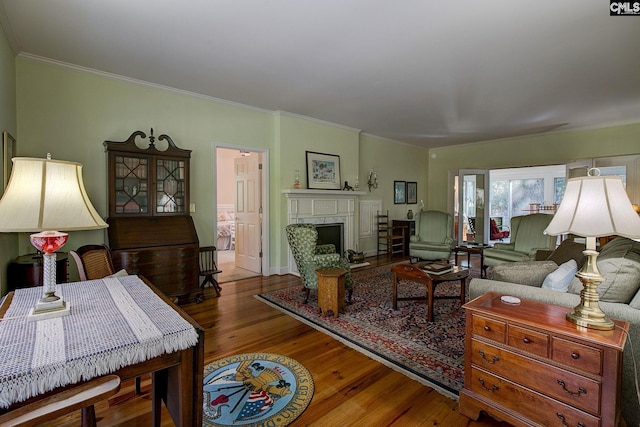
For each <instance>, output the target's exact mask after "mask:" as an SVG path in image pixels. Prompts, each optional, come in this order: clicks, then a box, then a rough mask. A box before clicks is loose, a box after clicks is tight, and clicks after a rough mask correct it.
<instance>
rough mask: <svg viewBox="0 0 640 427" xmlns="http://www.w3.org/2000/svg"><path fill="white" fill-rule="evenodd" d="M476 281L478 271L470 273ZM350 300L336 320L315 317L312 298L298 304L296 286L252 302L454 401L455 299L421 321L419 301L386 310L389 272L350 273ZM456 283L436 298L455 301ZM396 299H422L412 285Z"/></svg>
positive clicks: (403, 284)
mask: <svg viewBox="0 0 640 427" xmlns="http://www.w3.org/2000/svg"><path fill="white" fill-rule="evenodd" d="M471 274H472V276H474V277H478V276H479V271H474V270H472V271H471ZM352 277H353V282H354V283H353V287H354V289H353V298H352V304H350V305H347V307H346V309H345V313H343V314H340V316H339V317H338V318H337V319H334V318H333V317H326V318H323V317H322V316H321V315H320V314H319V313H318V308H317V307H318V306H317V292H311V294H310V297H309V302H308V304H304V303H303V300H304V295H303V292H302V286H297V287H293V288H288V289H284V290H279V291H274V292H269V293H264V294H261V295H256V298H258V299H260V300H261V301H263V302H265V303H267V304H269V305H271V306H273V307H275V308H277V309H279V310H282V311H283V312H285V313H287V314H289V315H291V316H293V317H295V318H297V319H299V320H301V321H302V322H304V323H307V324H308V325H310V326H312V327H314V328H316V329H318V330H320V331H322V332H324V333H327V334H329V335H330V336H332V337H334V338H336V339H338V340H340V341H342V342H343V343H345V344H346V345H348V346H350V347H352V348H354V349H356V350H358V351H360V352H363V353H365V354H367V355H368V356H369V357H371V358H373V359H375V360H378V361H379V362H381V363H383V364H385V365H387V366H389V367H391V368H393V369H395V370H397V371H400V372H402V373H403V374H405V375H407V376H408V377H410V378H412V379H415V380H417V381H419V382H421V383H422V384H425V385H427V386H429V387H432V388H434V389H436V390H438V391H439V392H441V393H443V394H444V395H446V396H448V397H451V398H454V399H456V398H457V396H458V393H459V391H460V390H461V389H462V387H463V385H464V372H463V370H464V335H465V317H464V310H463V309H462V308H461V303H460V300H459V299H442V300H436V301H435V303H434V321H433V322H428V321H427V307H426V303H425V302H424V301H399V302H398V309H397V310H393V309H392V275H391V270H390V266H384V267H377V268H372V269H367V270H360V271H356V272H353V273H352ZM459 294H460V282H459V281H457V282H444V283H441V284H439V285H438V286H437V288H436V296H439V295H459ZM398 295H399V296H408V297H411V296H424V295H425V290H424V288H423V287H422V286H421V285H420V284H417V283H415V282H408V281H400V283H399V284H398Z"/></svg>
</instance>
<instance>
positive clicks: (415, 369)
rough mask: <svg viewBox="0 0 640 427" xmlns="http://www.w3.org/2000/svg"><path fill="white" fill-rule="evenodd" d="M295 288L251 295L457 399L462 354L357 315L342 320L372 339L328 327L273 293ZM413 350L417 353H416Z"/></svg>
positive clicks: (374, 269)
mask: <svg viewBox="0 0 640 427" xmlns="http://www.w3.org/2000/svg"><path fill="white" fill-rule="evenodd" d="M403 263H404V262H399V263H393V264H392V265H397V264H403ZM392 265H386V266H376V267H372V268H371V267H370V268H365V269H362V270H356V271H355V272H354V273H356V274H358V275H359V274H364V275H365V278H364V279H363V280H367V279H366V277H367V276H373V275H376V274H383V273H384V272H385V270H386V272H388V271H390V268H391V267H392ZM474 273H475V271H474ZM478 274H479V273H478ZM443 286H444V285H443ZM297 287H298V285H296V286H294V287H289V288H285V289H280V290H278V291H272V292H265V293H263V294H259V295H254V297H255V298H257V299H258V300H259V301H262V302H263V303H265V304H267V305H269V306H271V307H273V308H275V309H276V310H279V311H281V312H283V313H285V314H287V315H289V316H291V317H293V318H294V319H296V320H298V321H300V322H302V323H304V324H306V325H308V326H310V327H312V328H314V329H316V330H318V331H320V332H323V333H325V334H327V335H328V336H330V337H331V338H333V339H336V340H338V341H339V342H341V343H343V344H345V345H346V346H348V347H350V348H353V349H354V350H356V351H358V352H360V353H362V354H364V355H366V356H368V357H370V358H371V359H373V360H376V361H377V362H379V363H382V364H383V365H385V366H387V367H389V368H391V369H393V370H395V371H397V372H400V373H402V374H403V375H405V376H407V377H408V378H410V379H412V380H415V381H418V382H419V383H420V384H423V385H425V386H427V387H431V388H433V389H435V390H436V391H438V392H440V393H441V394H443V395H444V396H446V397H448V398H451V399H453V400H457V399H458V394H459V392H460V390H461V389H462V384H461V382H460V381H461V380H460V375H462V372H463V366H462V364H463V362H461V359H460V358H461V356H455V357H454V358H453V359H452V358H451V357H453V356H452V355H451V356H449V355H447V354H443V353H442V352H440V351H437V350H435V348H433V349H432V348H430V347H431V346H428V347H424V346H423V347H420V348H417V347H414V346H413V344H415V343H416V341H414V340H413V339H411V340H407V339H408V337H407V336H401V335H394V332H393V331H388V330H386V329H384V328H383V329H377V327H376V326H375V325H373V324H372V325H370V324H367V323H365V324H363V323H362V321H363V319H358V317H356V318H353V317H352V318H351V319H344V321H345V322H347V324H348V325H352V326H355V327H365V328H366V329H364V330H365V331H367V332H370V333H371V334H372V335H373V339H372V335H368V338H367V336H363V335H359V334H353V333H351V331H350V329H349V327H346V328H339V327H333V326H331V324H330V323H329V324H327V321H326V320H324V319H322V318H321V317H315V316H312V315H311V313H309V312H307V311H306V310H305V309H303V308H302V307H308V306H302V305H301V301H299V302H295V301H293V300H290V299H289V297H284V298H280V297H277V296H274V295H278V294H281V295H282V292H285V295H286V293H287V292H290V291H292V290H294V289H296V288H297ZM312 296H313V294H312ZM311 303H312V301H310V304H311ZM381 307H382V306H381ZM436 313H437V312H436ZM308 316H312V317H308ZM329 319H330V320H333V319H332V318H329ZM329 319H327V320H329ZM342 320H343V317H342V316H340V318H339V319H336V321H342ZM463 327H464V326H463ZM376 334H377V335H378V336H379V337H380V339H382V342H388V341H387V340H386V339H385V338H388V337H389V336H390V337H391V338H390V339H391V340H392V342H394V343H396V344H398V345H400V346H401V347H402V348H405V349H406V350H407V351H409V352H410V353H409V354H408V355H406V354H403V353H402V352H400V353H398V352H396V351H394V350H392V348H390V347H387V346H386V345H384V344H383V345H380V341H378V340H377V339H376V338H375V335H376ZM389 334H391V335H389ZM365 335H366V334H365ZM405 346H406V347H405ZM416 351H417V352H418V353H416ZM411 352H413V355H414V357H415V355H416V354H419V355H420V358H422V356H424V357H425V358H426V359H431V360H432V361H435V365H429V364H427V365H424V364H423V362H420V363H417V360H416V359H413V358H412V357H411V356H410V354H411ZM407 357H408V358H407ZM447 360H448V361H447ZM430 363H431V362H430ZM439 364H442V366H443V367H444V369H446V370H445V372H442V371H440V370H439V369H440V368H437V366H439ZM434 366H435V367H434ZM423 368H424V369H423ZM450 369H452V370H457V371H458V374H455V375H454V376H452V372H453V371H449V370H450ZM446 372H449V373H446ZM454 378H458V379H457V380H454Z"/></svg>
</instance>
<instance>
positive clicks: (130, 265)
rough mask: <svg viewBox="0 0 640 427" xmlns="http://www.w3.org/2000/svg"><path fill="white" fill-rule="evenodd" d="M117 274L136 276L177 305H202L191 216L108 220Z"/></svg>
mask: <svg viewBox="0 0 640 427" xmlns="http://www.w3.org/2000/svg"><path fill="white" fill-rule="evenodd" d="M107 223H108V224H109V244H110V246H111V256H112V258H113V265H114V267H115V268H116V270H119V269H121V268H124V269H125V270H127V272H129V274H139V275H141V276H144V277H145V278H146V279H147V280H149V281H150V282H151V283H153V285H154V286H155V287H157V288H158V289H160V290H161V291H162V292H163V293H164V294H165V295H167V296H168V297H169V298H174V299H176V300H177V302H178V303H185V302H193V301H195V302H202V300H203V293H202V289H200V286H199V284H198V280H199V268H198V252H199V243H198V235H197V234H196V229H195V226H194V224H193V219H192V218H191V217H190V216H184V215H182V216H170V217H160V218H158V217H156V218H154V217H145V218H118V217H110V218H108V219H107Z"/></svg>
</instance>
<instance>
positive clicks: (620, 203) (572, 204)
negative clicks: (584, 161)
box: [545, 176, 640, 239]
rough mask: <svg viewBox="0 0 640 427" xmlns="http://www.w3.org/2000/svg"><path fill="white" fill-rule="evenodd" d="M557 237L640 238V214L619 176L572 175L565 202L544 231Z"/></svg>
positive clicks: (563, 201)
mask: <svg viewBox="0 0 640 427" xmlns="http://www.w3.org/2000/svg"><path fill="white" fill-rule="evenodd" d="M545 233H546V234H550V235H552V236H557V235H559V234H565V233H571V234H575V235H577V236H582V237H600V236H623V237H628V238H631V239H637V238H640V217H639V216H638V214H637V213H636V212H635V210H634V209H633V207H632V205H631V201H630V200H629V196H628V195H627V192H626V191H625V189H624V186H623V185H622V178H620V177H618V176H586V177H579V178H571V179H569V180H568V181H567V187H566V189H565V192H564V197H563V198H562V203H560V207H558V210H557V212H556V214H555V215H554V217H553V220H552V221H551V223H550V224H549V226H548V227H547V229H546V230H545Z"/></svg>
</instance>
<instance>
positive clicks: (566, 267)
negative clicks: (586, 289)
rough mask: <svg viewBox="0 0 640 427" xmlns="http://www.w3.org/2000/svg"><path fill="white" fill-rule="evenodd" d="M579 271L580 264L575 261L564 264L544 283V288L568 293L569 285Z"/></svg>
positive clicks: (571, 260)
mask: <svg viewBox="0 0 640 427" xmlns="http://www.w3.org/2000/svg"><path fill="white" fill-rule="evenodd" d="M577 271H578V264H576V261H575V260H574V259H570V260H569V261H567V262H565V263H563V264H562V265H560V267H558V269H557V270H556V271H554V272H553V273H550V274H549V275H548V276H547V277H546V278H545V279H544V282H542V287H543V288H545V289H551V290H554V291H558V292H567V289H569V284H571V281H572V280H573V278H574V277H575V275H576V272H577Z"/></svg>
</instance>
